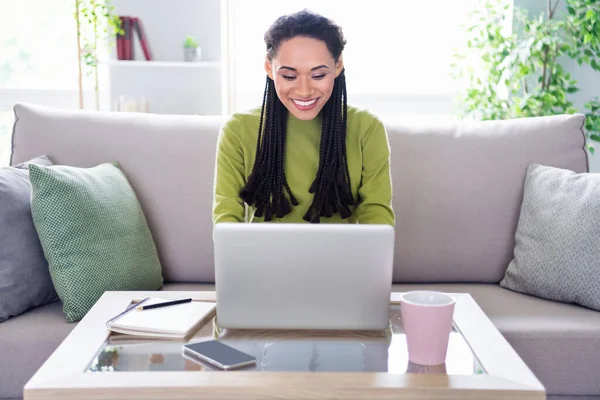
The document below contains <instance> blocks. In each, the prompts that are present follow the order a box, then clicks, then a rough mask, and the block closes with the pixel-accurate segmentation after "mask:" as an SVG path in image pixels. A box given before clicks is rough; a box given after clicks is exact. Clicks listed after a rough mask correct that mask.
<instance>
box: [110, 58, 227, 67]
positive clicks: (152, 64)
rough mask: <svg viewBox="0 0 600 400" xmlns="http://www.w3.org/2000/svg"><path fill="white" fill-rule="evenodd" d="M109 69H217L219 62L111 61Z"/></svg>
mask: <svg viewBox="0 0 600 400" xmlns="http://www.w3.org/2000/svg"><path fill="white" fill-rule="evenodd" d="M108 65H110V66H111V67H128V68H129V67H135V68H219V67H220V66H221V63H220V62H219V61H137V60H112V61H109V62H108Z"/></svg>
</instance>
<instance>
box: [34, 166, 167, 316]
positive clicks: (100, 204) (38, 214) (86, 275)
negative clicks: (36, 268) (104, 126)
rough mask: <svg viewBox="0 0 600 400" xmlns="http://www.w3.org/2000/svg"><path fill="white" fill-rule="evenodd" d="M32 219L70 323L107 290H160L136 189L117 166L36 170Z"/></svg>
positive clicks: (159, 272) (158, 272) (156, 264)
mask: <svg viewBox="0 0 600 400" xmlns="http://www.w3.org/2000/svg"><path fill="white" fill-rule="evenodd" d="M29 180H30V182H31V213H32V215H33V222H34V224H35V228H36V230H37V232H38V235H39V238H40V242H41V244H42V248H43V249H44V254H45V255H46V259H47V260H48V263H49V266H50V275H51V276H52V281H53V282H54V287H55V288H56V292H57V293H58V296H59V298H60V300H61V301H62V302H63V304H64V312H65V314H66V318H67V321H68V322H75V321H79V320H80V319H81V318H83V316H84V315H85V314H86V313H87V312H88V311H89V309H90V308H92V306H93V305H94V304H95V303H96V301H98V299H99V298H100V297H101V296H102V294H103V293H104V292H105V291H107V290H157V289H159V288H160V287H161V286H162V283H163V278H162V268H161V265H160V261H159V259H158V255H157V252H156V246H155V244H154V241H153V239H152V233H151V232H150V230H149V229H148V225H147V223H146V218H145V217H144V212H143V211H142V209H141V207H140V204H139V202H138V200H137V197H136V195H135V192H134V190H133V189H132V188H131V186H130V185H129V182H128V181H127V178H126V177H125V175H124V174H123V172H122V171H121V170H120V169H119V168H118V167H117V166H115V165H113V164H110V163H105V164H100V165H98V166H95V167H92V168H78V167H70V166H65V165H55V166H51V167H45V166H39V165H30V166H29Z"/></svg>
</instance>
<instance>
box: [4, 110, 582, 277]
mask: <svg viewBox="0 0 600 400" xmlns="http://www.w3.org/2000/svg"><path fill="white" fill-rule="evenodd" d="M14 109H15V114H16V123H15V129H14V134H13V153H12V159H11V162H12V163H17V162H21V161H24V160H27V159H29V158H32V157H34V156H35V155H37V154H48V155H49V156H50V157H51V158H52V159H53V161H54V162H55V163H58V164H68V165H75V166H80V167H86V166H91V165H96V164H99V163H101V162H104V161H105V160H119V161H120V162H121V166H122V168H123V170H124V171H125V173H126V174H127V176H128V177H129V178H130V181H131V184H132V186H133V187H134V189H135V190H136V192H137V193H138V196H139V199H140V203H141V204H142V208H143V209H144V211H145V212H146V215H147V218H148V223H149V225H150V228H151V230H152V232H155V234H156V237H155V240H156V243H157V246H158V250H159V254H160V255H161V261H162V263H163V267H164V276H165V280H167V281H188V282H214V267H213V265H214V264H213V247H212V220H211V210H212V190H213V180H214V163H215V150H216V143H217V137H218V134H219V128H220V126H221V125H222V123H223V122H224V120H225V117H209V116H182V115H156V114H146V113H137V114H136V113H105V112H93V111H81V110H60V109H53V108H46V107H41V106H32V105H23V104H19V105H16V106H15V108H14ZM384 122H385V123H386V129H387V131H388V136H389V142H390V147H391V169H392V171H391V173H392V181H393V192H394V198H393V207H394V210H395V211H396V214H397V218H396V249H395V250H396V251H395V256H394V281H396V282H411V281H412V282H461V281H462V282H496V283H497V282H499V281H500V280H501V279H502V277H503V276H504V271H505V270H506V267H507V266H508V263H509V262H510V260H511V259H512V254H513V253H512V252H513V249H514V235H515V231H516V226H517V220H518V216H519V208H520V204H521V199H522V193H523V180H524V177H525V170H526V168H527V166H528V165H529V164H530V163H533V162H538V163H541V164H545V165H551V166H556V167H562V168H567V169H571V170H573V171H575V172H584V171H587V168H588V167H587V155H586V151H585V146H584V141H585V135H584V134H583V131H582V130H581V128H582V126H583V123H584V116H583V115H560V116H549V117H538V118H525V119H520V120H505V121H486V122H477V123H462V124H458V125H452V124H447V125H442V126H438V125H433V124H430V123H429V122H427V121H423V123H422V124H406V123H405V124H403V123H397V122H392V121H389V122H386V121H384ZM41 128H43V129H41ZM190 176H191V177H193V179H189V177H190ZM432 245H434V247H433V248H435V251H432Z"/></svg>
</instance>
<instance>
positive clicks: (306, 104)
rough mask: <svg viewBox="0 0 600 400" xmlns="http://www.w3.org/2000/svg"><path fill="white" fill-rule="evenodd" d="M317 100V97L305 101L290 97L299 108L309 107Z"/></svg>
mask: <svg viewBox="0 0 600 400" xmlns="http://www.w3.org/2000/svg"><path fill="white" fill-rule="evenodd" d="M317 100H319V98H318V97H317V98H316V99H312V100H307V101H304V100H296V99H292V101H293V102H294V104H295V105H296V106H297V107H299V108H310V107H311V106H314V105H315V104H316V103H317Z"/></svg>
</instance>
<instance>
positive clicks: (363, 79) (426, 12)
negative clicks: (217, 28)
mask: <svg viewBox="0 0 600 400" xmlns="http://www.w3.org/2000/svg"><path fill="white" fill-rule="evenodd" d="M478 1H479V0H461V1H460V2H458V1H448V0H426V1H425V0H423V1H416V0H396V1H391V0H369V1H366V2H362V1H361V2H354V1H343V0H303V1H302V2H298V1H291V0H253V1H247V0H228V7H227V11H226V15H227V29H226V34H227V35H228V42H227V46H226V54H227V55H228V57H229V60H228V69H229V70H228V79H229V80H228V84H229V87H230V89H229V96H230V102H229V107H230V110H229V111H231V112H236V111H242V110H246V109H249V108H252V107H255V106H257V105H259V104H260V102H261V100H262V92H263V90H264V79H265V72H264V69H263V64H264V56H265V45H264V40H263V35H264V32H265V31H266V30H267V29H268V27H269V26H270V24H271V23H272V22H273V21H274V20H275V19H276V18H277V17H278V16H280V15H282V14H286V13H290V12H295V11H298V10H300V9H302V8H307V9H310V10H313V11H316V12H318V13H321V14H322V15H324V16H326V17H328V18H331V19H333V20H334V21H335V22H336V23H338V24H339V25H340V26H341V27H342V29H343V31H344V35H345V37H346V39H347V41H348V44H347V45H346V49H345V51H344V64H345V67H346V80H347V86H348V99H349V100H348V101H349V102H352V103H353V104H355V105H359V106H364V107H367V108H369V109H371V110H372V111H374V112H376V113H378V114H380V115H382V116H390V117H391V116H394V115H401V114H402V115H422V114H429V115H432V114H436V115H442V116H449V115H450V114H451V107H452V99H453V93H454V90H455V84H454V82H453V81H452V79H451V78H450V76H449V73H450V66H449V65H450V62H451V54H452V50H453V48H454V47H457V46H462V45H464V43H465V41H466V40H465V36H464V30H463V28H461V24H462V23H463V22H465V21H466V18H467V14H468V12H469V11H471V10H472V9H473V7H475V5H476V4H477V3H478Z"/></svg>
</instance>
